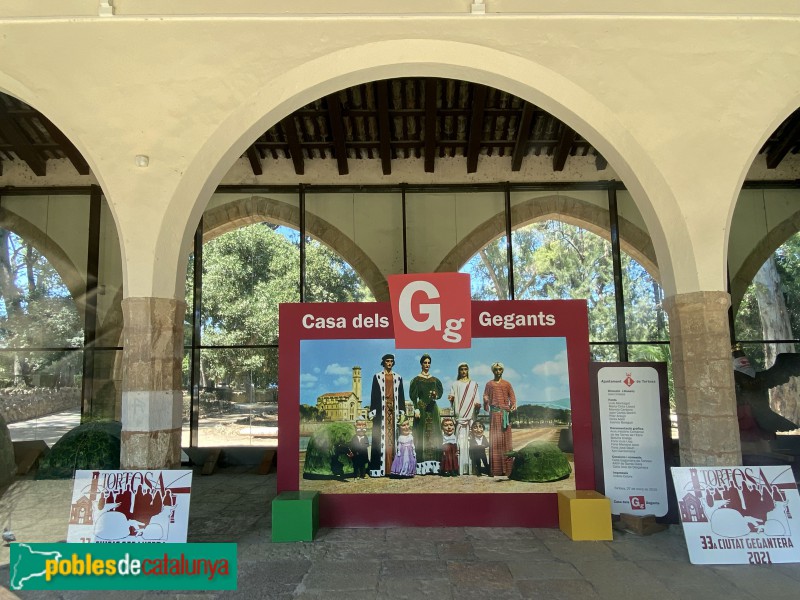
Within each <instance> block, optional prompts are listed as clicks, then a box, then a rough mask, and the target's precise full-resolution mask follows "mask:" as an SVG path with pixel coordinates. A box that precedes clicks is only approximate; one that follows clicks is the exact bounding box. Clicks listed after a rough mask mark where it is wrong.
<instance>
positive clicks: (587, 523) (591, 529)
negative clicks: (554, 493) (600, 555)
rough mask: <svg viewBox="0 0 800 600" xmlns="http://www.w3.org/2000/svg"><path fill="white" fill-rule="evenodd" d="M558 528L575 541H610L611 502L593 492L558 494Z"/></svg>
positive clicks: (570, 491)
mask: <svg viewBox="0 0 800 600" xmlns="http://www.w3.org/2000/svg"><path fill="white" fill-rule="evenodd" d="M558 526H559V528H560V529H561V531H563V532H564V533H565V534H567V536H569V538H570V539H572V540H575V541H587V540H594V541H599V540H612V539H614V534H613V532H612V530H611V500H610V499H608V498H606V497H605V496H603V495H602V494H600V493H598V492H595V491H594V490H574V491H573V490H565V491H561V492H558Z"/></svg>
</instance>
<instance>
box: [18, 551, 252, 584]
mask: <svg viewBox="0 0 800 600" xmlns="http://www.w3.org/2000/svg"><path fill="white" fill-rule="evenodd" d="M9 578H10V581H9V587H10V588H11V589H12V590H235V589H236V544H23V543H16V544H12V545H11V560H10V564H9Z"/></svg>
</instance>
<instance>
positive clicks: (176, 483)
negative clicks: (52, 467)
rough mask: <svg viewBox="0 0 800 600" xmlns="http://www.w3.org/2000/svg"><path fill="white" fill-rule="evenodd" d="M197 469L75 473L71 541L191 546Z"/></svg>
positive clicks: (68, 537) (69, 538)
mask: <svg viewBox="0 0 800 600" xmlns="http://www.w3.org/2000/svg"><path fill="white" fill-rule="evenodd" d="M191 491H192V471H191V470H174V471H161V470H157V469H155V470H150V471H102V470H97V471H76V472H75V481H74V485H73V488H72V503H71V505H70V518H69V527H68V529H67V542H70V543H81V542H90V543H111V544H116V543H137V542H148V543H186V534H187V531H188V525H189V499H190V495H191Z"/></svg>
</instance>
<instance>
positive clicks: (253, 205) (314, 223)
mask: <svg viewBox="0 0 800 600" xmlns="http://www.w3.org/2000/svg"><path fill="white" fill-rule="evenodd" d="M305 217H306V218H305V225H306V233H307V234H308V235H310V236H311V237H313V238H314V239H315V240H317V241H319V242H321V243H323V244H325V245H326V246H328V247H329V248H331V249H332V250H333V251H335V252H336V253H337V254H339V255H340V256H341V257H342V258H344V259H345V260H346V261H347V262H348V263H349V264H350V266H351V267H353V269H354V270H355V272H356V273H358V275H359V277H361V279H363V280H364V283H366V285H367V287H368V288H369V289H370V291H371V292H372V294H373V296H375V299H376V300H378V301H379V302H380V301H388V300H389V287H388V284H387V283H386V277H385V276H384V275H383V273H381V271H380V269H379V268H378V266H377V265H376V264H375V263H374V262H373V261H372V259H370V257H369V256H367V254H366V253H365V252H364V251H363V250H362V249H361V248H359V247H358V246H357V245H356V244H355V242H354V241H353V240H352V239H350V237H348V236H347V235H345V234H344V233H342V231H340V230H339V229H338V228H336V227H334V226H333V225H331V224H330V223H329V222H328V221H326V220H325V219H322V218H320V217H318V216H316V215H314V214H313V213H310V212H306V215H305ZM262 221H272V222H274V223H280V224H281V225H288V226H290V227H294V228H296V229H299V228H300V208H299V207H297V206H292V205H291V204H287V203H286V202H281V201H280V200H275V199H272V198H267V197H264V196H249V197H247V198H241V199H239V200H235V201H233V202H229V203H226V204H223V205H222V206H218V207H216V208H212V209H211V210H209V211H208V212H206V213H205V214H204V215H203V242H207V241H209V240H212V239H214V238H216V237H219V236H220V235H222V234H223V233H228V232H229V231H233V230H234V229H238V228H239V227H244V226H245V225H252V224H254V223H261V222H262Z"/></svg>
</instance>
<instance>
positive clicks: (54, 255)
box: [0, 206, 86, 314]
mask: <svg viewBox="0 0 800 600" xmlns="http://www.w3.org/2000/svg"><path fill="white" fill-rule="evenodd" d="M0 227H2V228H3V229H7V230H8V231H12V232H14V233H16V234H17V235H18V236H20V237H21V238H23V239H24V240H25V241H26V242H30V243H31V244H32V245H33V247H34V248H36V250H37V251H38V252H40V253H41V254H42V256H44V257H45V258H46V259H47V261H48V262H49V263H50V264H51V265H52V266H53V268H54V269H55V270H56V272H57V273H58V275H59V277H61V281H63V282H64V285H65V286H66V287H67V289H68V290H69V294H70V297H71V298H72V301H73V302H74V303H75V306H76V307H77V309H78V312H79V313H80V314H83V313H84V311H85V309H86V280H85V279H84V277H83V275H81V272H80V271H79V270H78V269H77V268H76V267H75V264H74V263H73V262H72V260H71V259H70V258H69V256H67V253H66V252H64V250H63V249H62V248H61V246H59V245H58V244H56V243H55V242H54V241H53V240H52V238H50V236H48V235H47V233H45V232H44V231H42V230H41V229H39V228H38V227H37V226H36V225H34V224H33V223H31V222H30V221H28V220H27V219H26V218H24V217H21V216H19V215H18V214H16V213H13V212H11V211H10V210H7V209H5V208H3V207H2V206H0Z"/></svg>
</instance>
